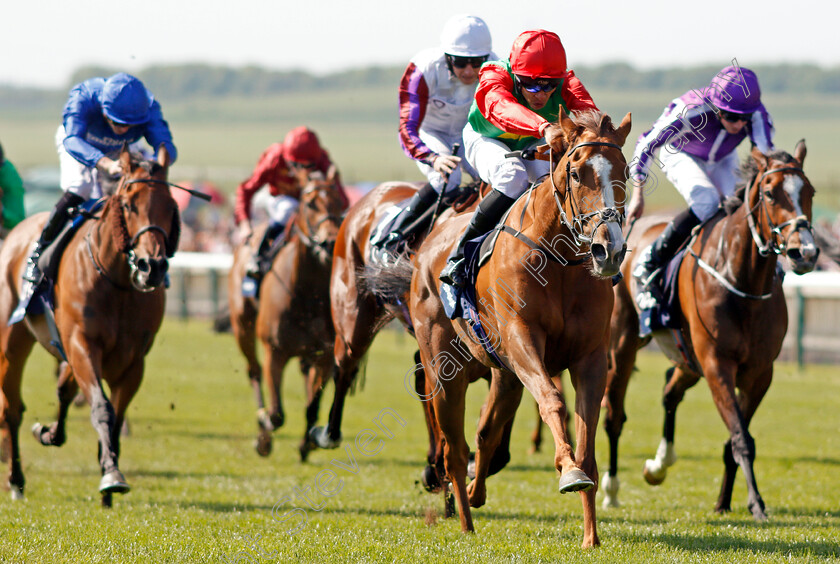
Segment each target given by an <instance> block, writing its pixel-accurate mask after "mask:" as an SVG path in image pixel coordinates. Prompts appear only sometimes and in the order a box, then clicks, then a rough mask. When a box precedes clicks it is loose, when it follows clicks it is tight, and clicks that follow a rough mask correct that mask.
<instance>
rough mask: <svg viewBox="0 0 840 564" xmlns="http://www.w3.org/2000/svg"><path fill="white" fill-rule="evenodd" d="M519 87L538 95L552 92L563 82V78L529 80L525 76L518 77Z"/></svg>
mask: <svg viewBox="0 0 840 564" xmlns="http://www.w3.org/2000/svg"><path fill="white" fill-rule="evenodd" d="M516 80H517V81H518V82H519V86H521V87H522V88H524V89H525V90H527V91H528V92H530V93H531V94H536V93H537V92H551V91H552V90H554V89H555V88H557V87H558V86H560V83H561V82H562V81H563V79H562V78H527V77H523V76H518V75H517V77H516Z"/></svg>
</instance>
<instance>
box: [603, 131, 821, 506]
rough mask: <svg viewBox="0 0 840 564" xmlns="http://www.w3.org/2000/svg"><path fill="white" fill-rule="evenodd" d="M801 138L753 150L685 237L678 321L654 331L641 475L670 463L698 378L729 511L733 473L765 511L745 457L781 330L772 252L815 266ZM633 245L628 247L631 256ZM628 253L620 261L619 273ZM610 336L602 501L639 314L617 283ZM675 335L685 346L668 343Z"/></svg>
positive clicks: (645, 239)
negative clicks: (729, 189) (720, 431)
mask: <svg viewBox="0 0 840 564" xmlns="http://www.w3.org/2000/svg"><path fill="white" fill-rule="evenodd" d="M805 152H806V151H805V143H804V142H802V141H800V142H799V144H797V146H796V149H795V151H794V155H793V156H791V155H789V154H787V153H785V152H783V151H778V152H775V153H773V154H771V155H769V156H764V155H762V154H761V152H760V151H758V150H757V149H753V151H752V154H751V157H750V158H749V159H748V160H747V162H746V163H744V165H743V167H742V174H743V176H744V178H745V179H749V180H748V182H747V183H746V188H745V192H744V194H743V203H742V204H740V205H739V206H738V207H737V208H735V209H734V211H732V213H731V214H730V215H726V214H725V213H724V212H723V211H720V212H718V215H716V216H714V217H713V218H712V219H711V220H709V221H708V222H707V223H705V224H704V225H703V227H702V228H701V229H700V230H699V232H697V233H696V236H695V237H694V238H692V240H691V241H690V243H689V246H688V247H689V248H688V254H686V256H685V258H684V259H683V261H682V264H681V265H680V269H679V274H678V287H679V306H680V318H679V325H680V329H679V330H678V331H677V330H660V331H655V332H654V337H655V338H656V340H657V342H658V343H659V344H660V346H661V348H663V350H665V351H666V352H668V353H669V354H668V356H669V357H670V358H671V361H672V362H673V363H674V366H673V367H672V368H670V369H669V370H668V373H667V383H666V385H665V390H664V393H663V398H662V403H663V406H664V408H665V424H664V429H663V438H662V441H661V443H660V446H659V449H658V450H657V453H656V458H655V459H652V460H648V461H647V462H646V463H645V469H644V476H645V479H646V480H647V481H648V483H650V484H652V485H657V484H660V483H662V481H663V480H664V479H665V474H666V471H667V467H668V466H670V465H672V464H674V462H675V461H676V455H675V453H674V429H675V418H676V410H677V406H678V405H679V403H680V402H681V401H682V399H683V395H684V394H685V391H686V390H687V389H688V388H690V387H691V386H693V385H694V384H696V383H697V381H698V380H700V378H705V379H706V382H707V383H708V384H709V389H710V391H711V393H712V399H713V400H714V402H715V406H716V407H717V409H718V412H719V413H720V415H721V417H722V418H723V421H724V423H725V424H726V426H727V428H728V429H729V434H730V438H729V440H727V441H726V444H725V445H724V448H723V462H724V475H723V482H722V485H721V489H720V496H719V497H718V501H717V504H716V505H715V510H716V511H717V512H719V513H722V512H727V511H729V510H730V506H731V500H732V487H733V483H734V479H735V473H736V470H737V469H738V467H739V466H740V468H741V470H742V471H743V472H744V476H745V478H746V481H747V489H748V502H747V505H748V507H749V509H750V511H751V512H752V514H753V516H754V517H755V518H756V519H758V520H763V519H765V518H766V515H765V512H764V501H763V500H762V498H761V495H760V494H759V493H758V486H757V485H756V480H755V473H754V471H753V461H754V460H755V442H754V440H753V437H752V436H751V435H750V432H749V424H750V420H751V419H752V417H753V415H754V414H755V411H756V409H757V408H758V406H759V404H760V403H761V400H762V398H763V397H764V394H765V393H766V392H767V389H768V388H769V386H770V381H771V380H772V378H773V362H774V360H775V359H776V357H777V356H778V355H779V351H780V350H781V347H782V340H783V339H784V336H785V333H786V331H787V321H788V318H787V305H786V303H785V298H784V294H783V292H782V282H781V279H780V278H779V276H778V275H777V274H776V266H777V257H778V255H782V256H785V257H787V259H788V262H789V263H790V266H791V268H792V269H793V271H794V272H795V273H797V274H803V273H805V272H809V271H810V270H812V269H813V268H814V264H815V262H816V260H817V255H818V254H819V250H818V248H817V247H816V245H815V243H814V237H813V233H812V229H811V224H810V222H811V203H812V200H813V197H814V188H813V187H812V186H811V183H810V182H809V181H808V178H807V177H806V176H805V173H804V172H803V170H802V165H803V162H804V161H805ZM663 227H664V224H658V225H654V226H648V228H647V229H645V228H641V229H636V231H635V232H634V233H633V234H632V235H631V238H630V240H629V244H630V245H631V246H632V248H635V249H643V248H644V247H645V245H648V244H650V243H651V242H652V241H653V239H654V238H655V237H656V235H657V234H658V233H659V232H660V231H661V230H662V228H663ZM639 254H640V253H635V254H634V256H635V257H637V256H638V255H639ZM634 262H635V261H628V264H626V265H625V267H624V270H625V275H626V276H628V278H626V279H625V280H628V279H629V274H630V272H632V270H633V267H634V264H633V263H634ZM615 294H616V305H615V310H614V312H613V319H612V327H613V332H612V345H611V357H610V370H609V378H608V383H607V396H606V403H607V414H606V420H605V427H606V430H607V434H608V435H609V441H610V471H609V474H608V475H607V476H605V477H604V480H605V482H606V483H605V484H602V487H603V488H604V489H605V490H606V491H607V493H608V497H607V499H605V505H616V504H617V499H616V498H617V494H618V478H617V470H618V469H617V466H618V464H617V461H618V439H619V436H620V434H621V429H622V425H623V423H624V420H625V419H626V417H625V412H624V397H625V394H626V390H627V384H628V381H629V379H630V373H631V372H632V370H633V365H634V362H635V359H636V351H637V350H638V348H639V347H640V346H643V345H644V344H646V343H642V342H641V341H640V340H639V337H638V330H639V319H638V314H637V312H636V309H635V304H634V301H633V299H632V297H631V293H630V288H629V287H628V285H627V284H626V283H622V284H620V285H618V286H616V288H615ZM675 333H677V334H679V335H681V337H682V339H683V340H684V343H685V349H686V350H685V351H684V353H680V352H679V351H678V350H677V348H676V347H675V342H676V341H675V339H674V336H673V335H674V334H675Z"/></svg>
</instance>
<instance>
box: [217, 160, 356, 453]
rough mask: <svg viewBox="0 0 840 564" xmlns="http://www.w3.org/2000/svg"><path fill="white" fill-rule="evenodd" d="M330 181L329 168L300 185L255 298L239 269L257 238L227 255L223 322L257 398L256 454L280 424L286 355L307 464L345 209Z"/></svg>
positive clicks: (328, 347)
mask: <svg viewBox="0 0 840 564" xmlns="http://www.w3.org/2000/svg"><path fill="white" fill-rule="evenodd" d="M337 182H338V174H337V172H336V170H335V167H331V168H330V170H329V171H328V173H327V175H326V177H324V175H323V174H321V173H320V172H315V173H312V175H311V176H310V177H309V179H308V180H307V181H306V182H305V184H304V187H303V189H302V191H301V196H300V208H299V211H298V212H297V215H296V217H295V219H294V222H293V227H292V230H291V234H290V239H289V241H288V243H287V244H286V245H285V246H284V247H283V248H282V249H281V250H280V252H278V253H277V256H276V257H274V260H273V261H272V265H271V270H269V271H268V272H267V273H266V274H265V276H264V277H263V280H262V283H261V284H260V289H259V295H258V298H259V299H254V298H245V297H243V296H242V280H243V276H244V273H245V267H246V264H247V262H248V260H249V258H250V257H251V255H252V254H253V252H254V248H255V247H254V245H255V244H257V243H258V242H259V237H252V238H251V244H250V245H249V244H243V245H241V246H240V247H239V248H238V249H237V250H236V252H235V253H234V263H233V268H232V269H231V271H230V276H229V278H228V288H229V289H228V300H229V303H230V312H231V316H230V317H231V323H232V327H233V333H234V335H235V337H236V341H237V343H238V344H239V348H240V349H241V350H242V354H243V355H245V358H246V360H247V362H248V378H249V379H250V382H251V386H252V387H253V389H254V394H255V396H256V400H257V407H258V411H257V425H258V428H259V434H258V437H257V443H256V448H257V452H258V453H259V454H260V455H261V456H268V455H269V453H270V452H271V443H272V441H271V432H272V431H274V430H275V429H278V428H280V427H281V426H282V425H283V422H284V420H285V415H284V413H283V403H282V399H281V393H280V388H281V384H282V381H283V369H284V368H285V366H286V364H287V363H288V362H289V360H290V359H291V358H292V357H298V358H299V359H300V363H301V369H302V372H303V373H304V375H305V377H306V404H307V405H306V431H305V432H304V438H303V441H302V442H301V444H300V447H299V451H300V457H301V460H306V457H307V455H308V454H309V451H310V450H311V449H312V448H313V446H312V443H311V441H309V440H308V439H307V432H308V431H309V429H310V428H311V427H312V426H313V425H314V424H315V422H316V420H317V418H318V408H319V406H320V402H321V392H322V389H323V386H324V384H325V383H326V381H327V380H328V379H329V377H330V375H331V371H332V365H333V362H332V346H333V341H334V339H335V334H334V333H333V328H332V321H331V320H330V306H329V280H330V269H331V266H332V251H333V246H334V245H335V240H336V235H337V233H338V226H339V225H340V223H341V214H342V212H343V211H344V210H343V202H342V199H341V196H340V194H339V192H338V190H337V189H336V184H337ZM257 339H259V340H260V342H261V343H262V347H263V353H264V355H263V358H264V359H265V363H264V365H263V366H260V362H259V360H258V358H257V353H256V340H257ZM262 377H264V378H265V380H266V383H267V385H268V389H269V390H270V400H271V409H270V411H269V410H266V409H265V404H264V403H263V393H262V382H261V379H262Z"/></svg>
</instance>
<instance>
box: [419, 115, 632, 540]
mask: <svg viewBox="0 0 840 564" xmlns="http://www.w3.org/2000/svg"><path fill="white" fill-rule="evenodd" d="M559 124H560V126H561V127H562V130H563V133H564V135H563V138H562V139H556V140H554V142H553V145H552V146H551V147H550V150H551V155H552V159H555V158H556V159H557V166H556V167H553V170H552V173H551V174H550V175H549V176H548V177H547V178H546V179H545V180H544V181H543V182H542V183H541V184H540V185H539V186H538V187H536V188H535V189H533V190H532V191H531V192H530V194H529V195H528V196H526V197H523V198H520V199H519V200H518V201H517V202H516V203H515V204H514V205H513V207H512V209H511V212H510V214H509V215H508V217H507V219H506V220H505V225H506V226H508V228H509V229H510V230H511V231H513V232H515V233H518V235H515V236H511V235H510V234H509V232H505V233H501V234H500V235H499V239H498V240H497V243H496V248H495V251H494V253H493V255H492V257H491V258H490V259H489V261H488V262H487V264H485V265H484V266H483V267H482V269H481V270H480V272H479V274H478V280H477V285H476V292H477V299H478V303H479V310H478V311H479V315H480V318H481V319H482V323H483V325H484V326H485V328H486V330H487V333H488V339H489V341H490V347H492V348H493V349H494V350H495V353H496V354H497V355H498V357H499V359H500V360H501V361H502V362H503V364H504V368H503V369H500V368H499V367H498V366H497V365H496V363H495V360H494V359H493V358H491V356H490V354H489V353H488V352H487V350H486V349H485V348H484V347H483V346H481V345H480V344H478V343H479V342H480V339H479V338H478V337H476V336H474V335H473V333H472V324H471V323H468V322H467V321H465V320H463V319H457V320H455V321H450V320H449V319H448V318H447V317H446V315H445V313H444V309H443V304H442V303H441V300H440V298H439V286H440V282H439V280H438V274H439V273H440V271H441V269H442V268H443V266H444V264H445V262H446V258H447V256H448V254H449V251H450V249H451V247H452V244H453V242H454V241H456V240H457V239H458V237H457V235H458V233H459V232H460V231H461V230H463V229H464V227H465V226H466V223H467V222H468V221H469V216H468V215H462V216H457V217H454V218H452V219H451V220H449V221H447V222H445V223H442V224H440V225H439V226H438V227H437V228H435V229H434V230H433V231H432V233H431V234H430V235H429V237H428V238H427V239H426V241H425V243H424V244H423V245H422V246H421V248H420V249H419V251H418V253H417V257H416V262H415V266H416V269H415V272H414V275H413V278H412V281H411V301H410V304H409V309H410V311H411V315H412V321H413V323H414V329H415V333H416V337H417V341H418V345H419V347H420V356H421V360H422V364H423V368H424V371H425V374H426V377H427V379H429V384H428V385H427V388H428V389H429V390H432V393H431V395H432V396H433V397H431V401H430V403H431V404H432V406H433V411H434V420H435V421H436V422H437V424H438V425H439V426H440V431H441V432H442V434H443V436H444V439H445V440H444V463H445V467H446V473H447V476H448V478H449V480H450V481H451V482H452V484H453V487H454V493H455V498H456V500H457V503H458V506H459V510H460V519H461V529H462V530H463V531H473V530H474V529H473V522H472V515H471V511H470V506H472V507H480V506H482V505H483V504H484V502H485V498H486V488H485V479H486V477H487V475H488V468H489V465H490V460H491V457H492V456H493V453H494V451H495V449H496V447H497V445H498V444H499V443H500V441H501V438H502V432H503V429H504V427H505V425H506V424H507V423H508V422H509V421H510V420H511V419H512V418H513V416H514V413H515V411H516V408H517V406H518V405H519V402H520V399H521V397H522V389H523V385H524V387H525V388H527V389H528V391H529V392H531V394H532V395H533V396H534V398H535V399H536V400H537V403H538V404H539V410H540V415H541V418H542V419H543V420H544V421H545V422H546V423H547V424H548V427H549V429H550V430H551V433H552V436H553V438H554V444H555V452H556V454H555V468H556V469H557V470H558V471H559V472H560V474H561V475H560V491H561V492H563V493H565V492H572V491H581V492H582V496H581V499H582V502H583V509H584V536H583V546H584V547H590V546H594V545H597V544H599V539H598V534H597V528H596V523H595V491H594V490H595V485H596V483H597V479H598V470H597V465H596V462H595V441H594V439H595V431H596V427H597V423H598V416H599V410H600V405H601V399H602V397H603V393H604V386H605V383H606V372H607V349H608V346H609V331H610V326H609V320H610V313H611V311H612V306H613V293H612V282H611V277H612V276H614V275H615V274H617V273H618V271H619V267H620V264H621V261H622V259H623V257H624V252H625V245H624V237H623V235H622V232H621V224H620V219H621V216H622V210H623V203H624V184H625V182H626V179H627V176H626V161H625V159H624V155H623V154H622V152H621V147H622V145H623V144H624V141H625V139H626V137H627V135H628V133H629V132H630V126H631V121H630V114H627V116H625V118H624V119H623V120H622V122H621V124H620V125H619V127H618V128H616V127H614V126H613V125H612V122H611V120H610V119H609V117H608V116H606V115H601V114H598V113H587V114H579V115H578V116H576V117H575V118H574V120H573V119H571V118H569V117H567V116H566V114H565V113H564V112H562V111H561V117H560V120H559ZM534 242H537V243H534ZM488 368H491V369H492V378H491V384H490V393H489V396H488V398H487V401H486V403H485V408H484V410H483V413H482V416H481V419H480V421H479V427H478V432H477V436H476V443H477V450H476V477H475V480H474V481H473V482H472V483H470V485H469V488H468V487H467V485H466V476H467V463H468V453H469V448H468V446H467V442H466V440H465V437H464V398H465V394H466V389H467V386H468V383H469V382H470V381H472V380H475V379H476V377H477V374H479V373H481V372H483V371H486V370H488ZM566 369H568V371H569V375H570V379H571V382H572V385H573V386H574V387H575V389H576V391H577V395H576V405H575V428H576V437H577V448H576V450H575V451H574V452H573V449H572V447H571V446H570V444H569V439H568V435H567V430H566V412H567V407H566V405H565V402H564V400H563V399H562V396H561V394H560V391H559V390H558V388H557V387H556V386H555V385H554V384H553V383H552V377H559V376H560V374H561V373H562V371H563V370H566Z"/></svg>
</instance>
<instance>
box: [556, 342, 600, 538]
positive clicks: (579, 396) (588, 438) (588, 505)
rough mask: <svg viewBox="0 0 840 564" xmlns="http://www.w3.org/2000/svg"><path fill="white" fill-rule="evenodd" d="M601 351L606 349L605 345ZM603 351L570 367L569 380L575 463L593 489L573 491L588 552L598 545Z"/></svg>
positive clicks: (581, 487) (583, 486)
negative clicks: (597, 451)
mask: <svg viewBox="0 0 840 564" xmlns="http://www.w3.org/2000/svg"><path fill="white" fill-rule="evenodd" d="M604 347H605V348H606V344H605V345H604ZM605 348H604V349H602V350H601V351H597V352H595V353H594V354H593V355H590V356H589V357H588V358H584V359H582V360H581V361H579V362H576V363H575V364H573V365H571V366H570V367H569V376H570V379H571V381H572V384H573V385H574V387H575V391H576V394H575V436H576V437H577V448H576V452H575V460H576V461H577V463H578V464H579V465H580V469H581V470H582V471H583V474H584V476H583V477H585V478H588V480H591V481H590V482H589V483H590V484H591V485H592V486H594V487H587V486H585V485H581V486H580V487H577V488H575V489H576V491H580V497H581V504H582V505H583V543H582V544H581V546H582V547H583V548H591V547H593V546H598V545H600V544H601V541H600V539H599V538H598V527H597V522H596V520H595V495H596V492H597V489H598V487H597V484H598V463H597V461H596V460H595V434H596V432H597V430H598V419H599V418H600V416H601V401H602V400H603V398H604V390H605V388H606V382H607V355H606V350H605ZM561 479H562V476H561ZM561 491H562V490H561Z"/></svg>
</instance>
